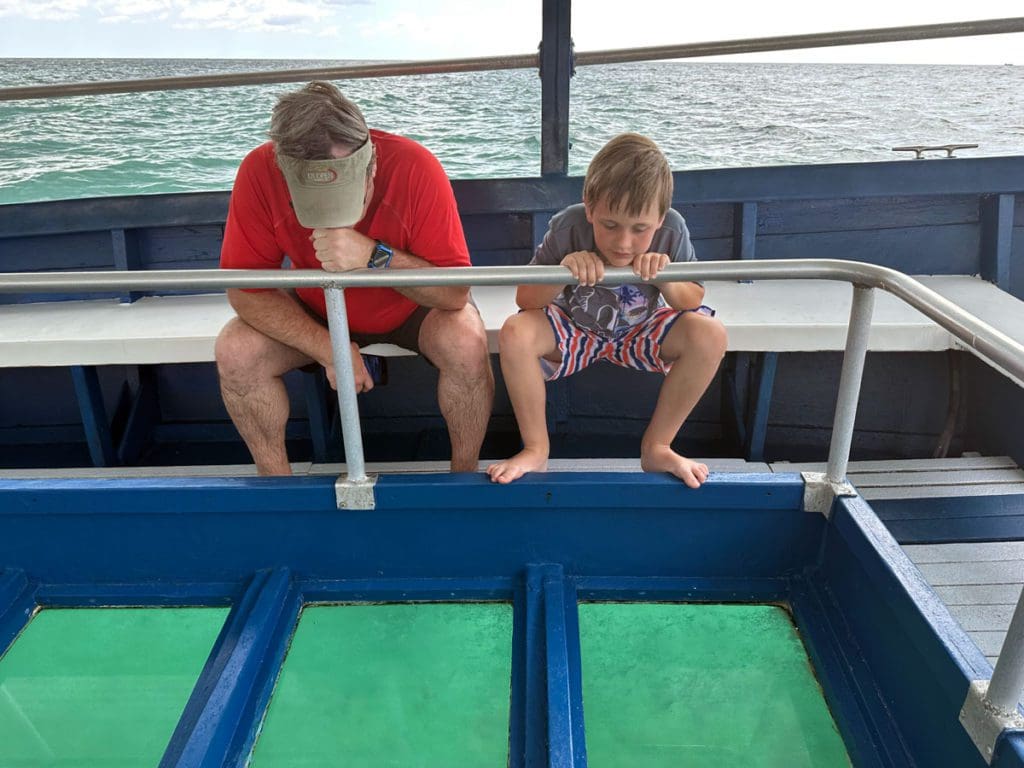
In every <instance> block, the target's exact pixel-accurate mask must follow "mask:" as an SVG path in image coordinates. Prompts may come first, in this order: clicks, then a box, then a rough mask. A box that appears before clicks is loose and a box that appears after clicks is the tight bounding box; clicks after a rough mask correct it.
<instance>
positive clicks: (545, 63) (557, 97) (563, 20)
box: [540, 0, 573, 176]
mask: <svg viewBox="0 0 1024 768" xmlns="http://www.w3.org/2000/svg"><path fill="white" fill-rule="evenodd" d="M571 7H572V3H571V2H570V0H544V17H543V35H544V37H543V39H542V40H541V43H540V78H541V115H540V125H541V137H540V140H541V147H540V152H541V159H540V172H541V174H542V175H544V176H549V175H558V176H565V175H566V174H567V173H568V172H569V79H570V78H571V77H572V74H573V60H572V36H571V33H572V16H571Z"/></svg>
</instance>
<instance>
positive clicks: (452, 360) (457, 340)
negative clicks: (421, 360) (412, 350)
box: [420, 305, 490, 369]
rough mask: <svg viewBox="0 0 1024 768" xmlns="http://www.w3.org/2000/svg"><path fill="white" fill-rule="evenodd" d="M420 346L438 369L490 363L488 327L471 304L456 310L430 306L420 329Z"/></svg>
mask: <svg viewBox="0 0 1024 768" xmlns="http://www.w3.org/2000/svg"><path fill="white" fill-rule="evenodd" d="M420 348H421V350H422V351H423V353H424V354H425V355H426V356H427V357H428V358H430V360H431V362H433V363H434V365H436V366H437V367H438V368H439V369H445V368H448V367H452V366H457V367H460V368H470V369H480V368H483V367H484V366H488V365H490V361H489V353H488V349H487V331H486V329H485V328H484V324H483V321H482V320H481V319H480V313H479V312H478V311H477V310H476V307H474V306H472V305H466V306H465V307H463V308H462V309H459V310H443V309H435V310H432V311H431V313H430V314H429V315H428V316H427V318H426V320H424V323H423V326H422V328H421V329H420Z"/></svg>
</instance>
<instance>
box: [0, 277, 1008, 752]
mask: <svg viewBox="0 0 1024 768" xmlns="http://www.w3.org/2000/svg"><path fill="white" fill-rule="evenodd" d="M658 279H659V281H662V282H664V281H694V280H791V279H808V280H837V281H842V282H848V283H850V284H851V287H852V289H853V301H852V305H851V310H850V322H849V326H848V329H847V340H846V350H845V353H844V356H843V366H842V373H841V376H840V382H839V393H838V397H837V403H836V412H835V418H834V421H833V427H832V440H831V444H830V446H829V457H828V467H827V470H826V472H825V473H823V474H821V475H816V476H810V475H809V474H807V473H805V476H804V480H805V488H806V490H805V497H804V498H805V507H806V508H808V510H809V511H820V512H822V513H824V514H826V515H827V514H830V510H831V509H832V505H833V502H834V500H835V498H836V497H837V496H840V495H853V494H854V493H855V492H854V491H853V489H852V488H851V487H850V486H849V485H848V484H847V483H846V469H847V464H848V462H849V456H850V445H851V442H852V438H853V427H854V418H855V416H856V413H857V402H858V398H859V394H860V385H861V377H862V374H863V370H864V359H865V356H866V353H867V346H868V334H869V331H870V328H871V317H872V311H873V308H874V295H875V294H874V291H875V289H880V290H883V291H886V292H888V293H891V294H893V295H894V296H896V297H897V298H899V299H901V300H902V301H904V302H906V303H907V304H909V305H910V306H912V307H914V308H915V309H917V310H918V311H920V312H921V313H922V314H924V315H925V316H927V317H928V318H930V319H931V320H933V321H934V322H936V323H937V324H938V325H940V326H941V327H943V328H945V329H946V330H947V331H949V333H951V334H952V335H953V336H954V337H956V338H957V339H958V340H959V341H960V342H961V343H962V344H964V345H965V346H967V347H969V348H971V349H973V350H975V351H976V352H977V353H978V354H979V355H980V356H981V357H982V358H983V359H985V360H986V361H987V362H989V364H991V365H993V366H994V367H996V368H997V369H999V370H1001V371H1002V372H1003V373H1005V374H1009V375H1010V376H1011V377H1013V378H1015V379H1016V380H1017V381H1024V345H1021V344H1019V343H1018V342H1016V341H1014V340H1013V339H1011V338H1010V337H1009V336H1007V335H1006V334H1004V333H1002V332H1000V331H999V330H997V329H996V328H993V327H992V326H991V325H989V324H987V323H985V322H984V321H982V320H980V319H979V318H977V317H975V316H974V315H972V314H970V313H969V312H966V311H965V310H964V309H962V308H961V307H959V306H958V305H957V304H955V303H954V302H952V301H950V300H948V299H946V298H945V297H943V296H941V295H939V294H938V293H936V292H935V291H933V290H931V289H930V288H927V287H925V286H924V285H922V284H921V283H919V282H918V281H916V280H914V279H913V278H911V277H908V276H907V275H904V274H903V273H901V272H898V271H896V270H894V269H889V268H887V267H880V266H877V265H874V264H866V263H863V262H854V261H843V260H838V259H788V260H787V259H780V260H776V261H760V262H752V261H720V262H714V261H705V262H691V263H686V264H670V265H669V266H668V267H666V268H665V269H664V270H663V271H662V272H661V273H660V274H659V277H658ZM565 282H566V270H565V268H564V267H557V266H551V267H539V266H522V267H453V268H446V269H409V270H395V271H390V270H389V271H383V270H369V269H362V270H356V271H353V272H338V273H332V272H323V271H319V270H219V269H214V270H209V269H204V270H160V271H135V272H133V271H117V272H47V273H21V274H10V275H2V276H0V293H33V292H47V293H84V292H97V291H127V290H157V291H159V290H197V291H198V290H224V289H228V288H279V289H293V288H323V289H324V290H325V293H326V296H327V308H328V324H329V327H330V332H331V344H332V348H333V351H334V367H335V377H336V381H337V383H338V387H337V394H338V407H339V412H340V417H341V425H342V435H343V439H344V447H345V460H346V468H347V476H343V477H341V478H339V480H338V483H337V500H338V506H339V508H342V507H344V508H348V509H353V508H362V509H366V508H372V507H373V505H374V494H373V482H374V481H373V479H372V478H370V477H368V476H367V474H366V465H365V461H364V455H363V445H362V432H361V429H360V424H359V408H358V403H357V400H356V391H355V384H354V373H353V367H352V356H351V355H350V354H348V353H347V351H348V349H349V343H350V339H349V329H348V318H347V313H346V306H345V289H346V288H363V287H440V286H453V285H465V286H483V285H518V284H527V283H529V284H545V285H564V284H565ZM605 282H607V283H613V284H615V283H618V284H623V283H638V282H642V281H641V280H640V278H639V277H637V276H636V275H634V274H633V272H632V271H631V270H629V269H626V268H609V269H607V270H605ZM343 382H349V385H348V386H345V385H344V384H343ZM1022 694H1024V595H1022V599H1021V601H1020V602H1018V604H1017V608H1016V611H1015V612H1014V615H1013V619H1012V620H1011V622H1010V627H1009V629H1008V631H1007V635H1006V640H1005V642H1004V645H1003V649H1002V651H1001V654H1000V659H999V661H998V663H997V664H996V668H995V670H993V673H992V678H991V680H988V681H985V680H978V681H974V683H973V684H972V686H971V690H970V692H969V693H968V696H967V700H966V701H965V703H964V707H963V710H962V711H961V720H962V721H963V723H964V727H965V728H966V730H967V732H968V733H969V734H970V735H971V738H972V739H973V740H974V741H975V744H976V745H977V746H978V748H979V750H980V751H981V752H982V754H983V755H985V756H986V758H987V759H988V760H991V758H992V751H993V749H994V745H995V740H996V739H997V738H998V736H999V734H1001V733H1002V732H1003V730H1005V729H1006V728H1010V727H1014V728H1021V727H1024V719H1022V718H1021V717H1020V715H1019V713H1018V710H1017V703H1018V701H1020V698H1021V695H1022Z"/></svg>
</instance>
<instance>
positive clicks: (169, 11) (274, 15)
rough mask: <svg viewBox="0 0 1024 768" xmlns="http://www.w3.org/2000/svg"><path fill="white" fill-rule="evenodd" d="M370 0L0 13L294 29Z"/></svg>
mask: <svg viewBox="0 0 1024 768" xmlns="http://www.w3.org/2000/svg"><path fill="white" fill-rule="evenodd" d="M367 2H368V0H99V1H98V2H90V0H35V2H29V3H26V2H24V0H0V17H4V16H7V17H20V18H23V19H29V20H32V21H68V20H71V19H81V18H83V17H84V16H86V15H89V16H90V17H92V18H93V19H95V20H96V21H99V22H100V23H103V24H105V25H117V24H124V23H128V22H140V21H147V22H148V21H151V20H153V19H154V17H155V18H159V19H163V20H165V21H166V22H167V23H169V24H170V25H172V26H173V27H176V28H179V29H182V28H183V29H198V28H202V29H210V28H213V29H230V30H268V29H273V30H282V29H289V30H296V31H303V29H304V27H308V25H310V23H311V22H312V23H316V22H322V21H324V20H325V19H327V18H328V17H330V16H331V15H333V14H335V13H337V12H338V11H339V9H340V8H342V7H345V6H360V5H366V4H367Z"/></svg>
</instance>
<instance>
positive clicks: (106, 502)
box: [0, 473, 1024, 768]
mask: <svg viewBox="0 0 1024 768" xmlns="http://www.w3.org/2000/svg"><path fill="white" fill-rule="evenodd" d="M802 497H803V483H802V481H801V480H800V478H799V476H796V475H734V476H732V475H725V476H721V475H720V476H715V477H713V478H712V480H711V481H709V483H708V484H707V485H706V486H705V487H704V488H702V489H701V490H700V491H696V492H695V491H691V490H689V489H687V488H685V487H684V486H682V485H681V484H680V483H678V482H675V481H673V480H670V479H668V478H662V477H657V476H645V475H614V474H612V475H598V474H586V473H566V474H558V475H546V476H545V475H538V476H533V477H528V478H526V479H525V480H523V481H522V482H520V483H517V484H514V485H512V486H507V487H498V486H494V485H492V484H490V483H488V482H487V481H486V479H485V478H483V477H480V476H473V475H462V476H460V475H454V476H453V475H436V476H431V475H427V476H401V475H398V476H385V477H382V478H380V480H379V481H378V485H377V508H376V509H374V510H370V511H339V510H337V509H336V508H335V501H334V489H333V481H332V479H330V478H306V479H287V480H284V479H250V480H237V479H190V480H189V479H171V480H103V481H95V480H93V481H86V480H79V481H72V480H61V481H34V482H29V481H6V482H2V483H0V529H2V531H3V536H0V562H2V563H4V564H5V566H6V569H5V570H4V571H3V572H2V575H0V648H3V647H5V646H6V645H7V644H9V643H10V642H11V641H12V640H13V639H14V638H15V637H16V635H17V634H18V632H19V631H20V629H21V628H22V627H23V626H24V625H25V623H26V621H27V620H28V619H29V617H30V616H31V614H32V613H33V612H34V611H35V610H37V609H38V608H40V607H49V606H96V605H224V604H227V605H230V606H231V614H230V615H229V618H228V620H227V622H226V624H225V627H224V629H223V631H222V633H221V636H220V638H219V639H218V641H217V644H216V646H215V647H214V649H213V651H212V653H211V656H210V659H209V661H208V662H207V665H206V667H205V669H204V672H203V676H202V677H201V678H200V680H199V682H198V683H197V685H196V688H195V690H194V692H193V695H192V698H191V700H190V701H189V704H188V707H187V708H186V710H185V712H184V713H183V714H182V718H181V721H180V722H179V725H178V728H177V730H176V732H175V736H174V738H173V739H172V741H171V743H170V745H169V746H168V750H167V753H166V754H165V758H164V764H168V765H170V764H179V765H195V766H200V765H202V766H207V765H209V766H214V765H243V764H244V761H245V758H246V756H247V755H248V752H249V750H250V748H251V746H252V743H253V740H254V738H255V734H256V732H257V728H258V726H259V723H260V721H261V718H262V715H263V712H264V710H265V707H266V704H267V702H268V700H269V696H270V694H271V690H272V686H273V681H274V680H275V678H276V675H277V671H278V669H279V666H280V664H281V662H282V659H283V657H284V653H285V650H286V647H287V643H288V639H289V637H290V635H291V632H292V629H293V627H294V624H295V622H296V620H297V617H298V615H299V611H300V610H301V606H302V605H304V604H309V603H321V602H363V601H365V602H379V601H396V600H397V601H410V600H412V601H417V600H428V601H438V600H441V601H461V600H471V601H477V600H501V601H511V602H512V603H513V606H514V616H515V620H514V637H513V648H514V651H513V682H512V700H511V708H510V734H511V735H510V740H511V741H510V755H511V765H513V766H520V765H535V764H541V763H543V764H547V759H548V755H547V753H546V751H545V744H546V743H548V742H547V739H548V738H549V737H548V732H547V726H544V725H543V724H544V723H545V722H554V723H557V724H558V725H557V727H556V728H555V732H554V733H555V739H556V742H557V743H558V744H563V743H564V744H569V745H571V749H572V750H575V752H574V755H575V759H576V760H577V762H576V763H575V764H577V765H580V764H582V763H581V762H579V761H580V759H581V758H582V756H583V755H584V754H585V729H584V728H583V724H582V719H581V717H580V713H581V712H582V713H583V714H585V703H584V702H582V698H581V695H582V694H581V690H582V689H581V671H580V667H579V645H578V639H577V637H576V634H575V633H576V631H577V624H576V618H575V616H576V605H577V601H578V600H615V601H621V600H629V601H652V600H653V601H681V602H695V601H696V602H700V601H713V602H773V603H781V604H784V605H786V606H788V607H789V609H790V610H791V611H792V613H793V616H794V619H795V621H796V623H797V626H798V628H799V630H800V632H801V635H802V637H803V639H804V643H805V645H806V647H807V650H808V652H809V654H810V656H811V659H812V661H813V663H814V666H815V670H816V672H817V675H818V677H819V680H820V682H821V684H822V687H823V690H824V693H825V696H826V698H827V700H828V703H829V705H830V707H831V709H832V712H833V715H834V716H835V718H836V721H837V724H838V725H839V727H840V730H841V732H842V735H843V738H844V740H845V742H846V745H847V748H848V750H849V752H850V755H851V757H852V759H853V761H854V764H855V765H857V766H875V765H878V766H882V765H886V766H910V765H919V766H924V765H928V766H931V765H935V766H939V765H956V766H963V767H964V768H967V767H968V766H979V767H980V766H982V765H984V764H985V763H984V761H983V760H982V758H981V756H980V754H979V753H978V751H977V749H976V748H975V747H974V745H973V744H972V743H971V742H970V740H969V738H968V737H967V736H966V734H965V732H964V731H963V729H962V728H960V727H959V726H958V725H957V724H956V719H957V714H958V712H959V709H960V707H961V706H962V704H963V700H964V697H965V696H966V691H967V687H968V684H969V682H970V680H972V679H978V678H984V677H987V676H988V674H989V667H988V663H987V662H986V661H985V658H984V656H982V654H981V653H980V651H978V650H977V648H976V647H975V646H974V645H973V643H972V642H971V641H970V640H969V639H968V638H967V636H966V635H965V634H964V632H963V630H962V629H960V627H959V626H958V625H957V624H956V623H955V622H954V621H953V619H952V618H951V617H950V616H949V614H948V612H947V611H946V609H945V608H944V607H943V606H942V605H941V603H940V602H939V601H938V598H937V597H936V596H935V595H934V593H933V592H932V591H931V589H930V588H929V587H928V586H927V584H926V583H925V582H924V581H923V579H922V578H921V576H920V574H919V573H918V572H917V570H916V569H915V568H914V567H913V566H912V565H911V564H910V562H909V561H908V560H907V559H906V557H905V556H904V555H903V553H902V551H901V550H900V548H899V546H898V545H897V544H896V542H895V541H894V540H893V539H892V537H891V536H890V534H889V533H888V532H887V531H886V529H885V527H884V526H883V525H882V524H881V523H880V522H879V520H878V519H877V518H876V516H875V515H874V513H873V512H872V511H871V509H870V508H869V507H868V506H867V505H866V504H865V503H864V502H863V501H861V500H859V499H845V500H840V502H839V503H837V505H836V508H835V511H834V514H833V516H832V518H831V519H830V520H829V519H826V518H825V517H823V516H821V515H819V514H815V513H808V512H804V511H802V509H801V506H802ZM545 637H546V638H549V639H550V638H552V637H557V638H563V639H564V641H565V643H566V645H565V648H567V649H568V654H567V655H565V654H558V653H554V652H553V649H552V648H550V647H548V646H547V645H546V644H545V643H546V641H545V639H544V638H545ZM554 680H563V681H568V682H567V685H568V689H567V690H568V698H567V699H565V700H564V701H563V700H560V699H557V698H552V697H551V695H550V686H551V684H552V681H554ZM560 707H564V709H560ZM538 724H541V725H540V726H539V725H538ZM538 728H540V732H538ZM559 729H562V730H559ZM563 731H564V732H563ZM563 737H564V742H563V741H561V739H563ZM1021 738H1022V737H1021V736H1020V735H1010V736H1009V737H1006V738H1004V739H1003V741H1001V742H1000V744H999V750H998V754H997V759H996V762H995V763H994V764H995V765H997V766H1020V765H1024V762H1022V761H1021V758H1020V755H1021V744H1020V743H1019V740H1020V739H1021ZM555 746H556V744H552V749H554V748H555ZM557 764H566V765H568V764H572V763H570V762H565V763H557Z"/></svg>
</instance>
